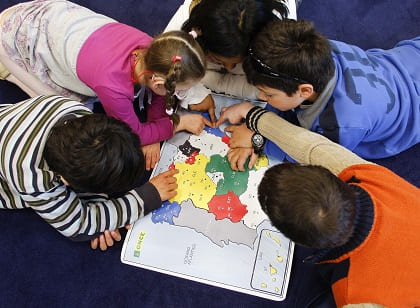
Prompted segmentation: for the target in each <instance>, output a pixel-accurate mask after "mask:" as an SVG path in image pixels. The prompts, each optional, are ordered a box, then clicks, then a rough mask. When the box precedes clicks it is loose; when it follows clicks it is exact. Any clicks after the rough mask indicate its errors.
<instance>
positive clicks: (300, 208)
mask: <svg viewBox="0 0 420 308" xmlns="http://www.w3.org/2000/svg"><path fill="white" fill-rule="evenodd" d="M258 199H259V201H260V204H261V208H262V209H263V210H264V212H265V213H266V214H267V215H268V217H269V218H270V220H271V222H272V223H273V225H274V226H275V227H276V228H278V229H279V230H280V231H281V232H282V233H283V234H284V235H285V236H287V237H289V238H290V239H291V240H292V241H295V242H296V243H299V244H301V245H305V246H308V247H312V248H318V249H321V248H327V247H335V246H339V245H343V244H344V243H346V242H347V241H348V240H349V238H350V237H351V235H352V232H353V221H354V218H355V215H356V201H355V195H354V192H353V190H352V189H351V188H350V187H349V186H348V184H346V183H344V182H343V181H341V180H340V179H339V178H338V177H336V176H335V175H334V174H332V173H331V172H330V171H329V170H328V169H326V168H324V167H321V166H311V165H299V164H292V163H284V164H279V165H276V166H274V167H271V168H270V169H268V170H267V171H266V173H265V174H264V177H263V179H262V181H261V183H260V185H259V187H258Z"/></svg>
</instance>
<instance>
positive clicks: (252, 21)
mask: <svg viewBox="0 0 420 308" xmlns="http://www.w3.org/2000/svg"><path fill="white" fill-rule="evenodd" d="M273 9H275V10H277V12H278V13H279V14H280V15H282V16H283V18H285V17H287V15H288V10H287V6H286V5H285V4H284V2H283V1H278V0H201V1H200V2H199V3H198V4H197V5H196V6H195V7H194V8H193V9H192V11H191V13H190V16H189V19H188V20H187V21H186V22H185V23H184V25H183V26H182V30H184V31H186V32H189V31H191V30H195V31H196V32H198V33H199V35H198V37H197V42H198V43H199V44H200V45H201V47H202V48H203V50H204V51H205V52H208V51H210V52H213V53H215V54H217V55H220V56H223V57H227V58H232V57H236V56H245V54H246V50H247V49H248V45H249V42H250V40H251V38H252V37H253V36H254V35H255V33H256V32H257V31H259V30H260V28H261V27H262V26H263V25H264V24H265V23H267V22H268V21H269V20H271V19H274V18H277V17H276V16H275V15H274V14H273V13H272V10H273Z"/></svg>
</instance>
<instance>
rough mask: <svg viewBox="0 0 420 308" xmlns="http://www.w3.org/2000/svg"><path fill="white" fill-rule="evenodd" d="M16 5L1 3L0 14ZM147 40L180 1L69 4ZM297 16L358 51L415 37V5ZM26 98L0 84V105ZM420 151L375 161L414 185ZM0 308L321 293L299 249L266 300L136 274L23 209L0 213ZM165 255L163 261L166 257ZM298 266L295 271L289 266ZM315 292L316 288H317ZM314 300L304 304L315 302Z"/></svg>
mask: <svg viewBox="0 0 420 308" xmlns="http://www.w3.org/2000/svg"><path fill="white" fill-rule="evenodd" d="M17 2H18V1H12V0H2V1H1V2H0V10H3V9H5V8H6V7H8V6H11V5H13V4H15V3H17ZM75 2H77V3H79V4H82V5H84V6H86V7H89V8H91V9H93V10H94V11H97V12H100V13H103V14H105V15H108V16H111V17H113V18H115V19H117V20H119V21H121V22H124V23H127V24H130V25H132V26H135V27H138V28H140V29H141V30H143V31H145V32H147V33H149V34H151V35H154V34H157V33H159V32H160V31H162V30H163V28H164V27H165V25H166V23H167V22H168V21H169V19H170V17H171V15H172V14H173V13H174V12H175V11H176V9H177V7H178V6H179V5H180V4H181V3H182V1H181V0H169V1H163V0H160V1H159V0H157V1H146V0H136V1H135V0H108V1H102V0H87V1H80V0H78V1H75ZM298 15H299V17H300V18H305V19H308V20H312V21H314V22H315V25H316V26H317V28H318V29H319V30H320V31H321V32H322V33H323V34H325V35H326V36H327V37H329V38H332V39H336V40H343V41H346V42H349V43H353V44H356V45H359V46H361V47H363V48H371V47H381V48H390V47H392V46H393V45H394V44H395V43H397V42H398V41H400V40H402V39H407V38H411V37H414V36H416V35H419V33H418V29H419V24H420V20H419V16H420V1H417V0H401V1H397V0H354V1H348V0H336V1H326V0H304V1H303V4H302V5H301V7H300V9H299V12H298ZM25 98H26V95H25V94H24V93H22V92H21V91H20V90H19V89H18V88H16V87H15V86H13V85H11V84H9V83H7V82H4V81H0V103H14V102H17V101H20V100H23V99H25ZM418 157H420V146H419V145H417V146H415V147H413V148H411V149H409V150H407V151H405V152H403V153H401V154H399V155H397V156H395V157H391V158H388V159H382V160H377V161H376V162H377V163H379V164H382V165H384V166H386V167H388V168H390V169H391V170H393V171H394V172H396V173H398V174H399V175H401V176H402V177H404V178H406V179H407V180H408V181H410V182H412V183H414V184H415V185H417V186H419V184H420V181H419V172H418V170H419V169H420V166H419V160H418ZM0 226H1V227H2V228H3V233H1V234H0V307H129V306H130V307H179V308H183V307H194V308H195V307H229V308H233V307H303V306H302V302H305V301H307V298H308V297H310V296H311V292H312V293H313V292H314V289H316V290H315V291H319V290H323V289H325V286H324V285H323V283H322V281H321V280H320V278H319V277H318V276H317V275H316V272H315V271H314V269H313V268H312V267H311V266H310V265H301V264H302V263H301V260H302V258H303V257H304V256H305V255H306V254H307V253H308V252H307V251H305V250H303V249H299V250H298V251H297V254H296V256H295V261H294V262H295V263H294V267H293V269H292V280H291V283H290V285H289V291H290V292H289V294H288V297H287V300H286V301H285V302H283V303H277V302H272V301H269V300H264V299H261V298H258V297H253V296H249V295H244V294H241V293H236V292H233V291H228V290H225V289H222V288H216V287H211V286H207V285H204V284H200V283H196V282H192V281H189V280H184V279H180V278H176V277H172V276H168V275H163V274H159V273H156V272H152V271H147V270H142V269H139V268H135V267H132V266H128V265H124V264H122V263H121V262H120V259H119V257H120V251H121V243H118V244H117V245H116V246H115V247H113V248H111V249H109V250H108V251H107V252H100V251H92V250H91V249H90V247H89V244H88V243H73V242H71V241H69V240H67V239H65V238H64V237H62V236H61V235H59V233H58V232H56V231H55V230H53V228H52V227H50V226H49V225H48V224H47V223H45V222H44V221H43V220H42V219H40V218H39V217H37V216H36V215H35V214H34V213H33V212H32V211H31V210H22V211H0ZM170 257H171V256H168V258H170ZM297 264H299V266H296V265H297ZM319 292H320V291H319ZM320 302H322V300H321V299H319V301H318V302H314V303H312V305H311V307H331V304H328V303H329V302H328V301H327V302H325V303H324V305H322V304H321V303H320Z"/></svg>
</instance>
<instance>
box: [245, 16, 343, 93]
mask: <svg viewBox="0 0 420 308" xmlns="http://www.w3.org/2000/svg"><path fill="white" fill-rule="evenodd" d="M250 50H251V53H249V54H248V55H247V57H246V58H245V60H244V64H243V67H244V71H245V73H246V75H247V79H248V82H250V83H251V84H254V85H260V86H261V85H265V86H268V87H271V88H275V89H279V90H281V91H284V92H286V93H287V94H288V95H289V96H291V95H292V94H293V93H295V92H296V91H297V90H298V86H299V84H302V83H310V84H312V86H313V87H314V90H315V91H316V92H318V93H320V92H322V91H323V90H324V88H325V87H326V85H327V83H328V81H329V80H330V79H331V78H332V77H333V75H334V70H335V66H334V61H333V58H332V55H331V45H330V43H329V41H328V40H327V39H326V38H325V37H324V36H323V35H321V34H320V33H318V32H317V31H316V30H315V29H314V26H313V24H312V23H309V22H307V21H305V20H299V21H295V20H289V19H288V20H274V21H272V22H270V23H268V24H267V25H266V26H265V27H264V28H263V29H262V30H261V31H260V32H259V33H258V34H257V35H256V36H255V38H254V40H253V42H252V43H251V48H250ZM267 67H268V68H269V69H268V71H267ZM270 70H271V71H274V72H277V73H279V74H278V75H280V77H276V76H272V75H273V74H270ZM285 76H288V77H286V78H285Z"/></svg>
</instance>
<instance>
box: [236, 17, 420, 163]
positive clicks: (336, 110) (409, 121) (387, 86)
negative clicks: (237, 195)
mask: <svg viewBox="0 0 420 308" xmlns="http://www.w3.org/2000/svg"><path fill="white" fill-rule="evenodd" d="M419 63H420V37H417V38H415V39H413V40H407V41H402V42H400V43H398V44H397V45H396V46H395V47H394V48H392V49H390V50H382V49H370V50H366V51H364V50H362V49H360V48H358V47H356V46H353V45H349V44H346V43H343V42H338V41H332V40H327V39H326V38H325V37H324V36H322V35H321V34H319V33H318V32H317V31H316V30H315V29H314V27H313V25H312V24H311V23H309V22H307V21H304V20H299V21H294V20H284V21H280V20H275V21H272V22H270V23H269V24H267V25H266V26H265V27H264V29H263V30H261V32H259V33H258V34H257V35H256V37H255V38H254V41H253V42H252V43H251V46H250V49H249V53H248V56H247V57H246V59H245V60H244V71H245V73H246V75H247V79H248V81H249V82H250V83H252V84H254V85H256V86H257V88H258V89H259V90H260V92H259V97H260V98H261V99H263V100H265V101H267V102H268V105H267V109H269V110H270V111H274V112H275V113H277V114H278V115H280V116H282V117H284V118H286V119H287V120H289V121H290V122H293V123H294V124H297V125H299V126H302V127H304V128H307V129H309V130H311V131H314V132H317V133H320V134H322V135H324V136H326V137H328V138H329V139H330V140H332V141H334V142H337V143H339V144H341V145H343V146H344V147H346V148H348V149H350V150H351V151H353V152H355V153H356V154H358V155H359V156H361V157H363V158H367V159H377V158H384V157H389V156H393V155H396V154H398V153H400V152H402V151H404V150H406V149H408V148H409V147H411V146H413V145H415V144H417V143H418V142H419V140H420V114H419V111H420V110H419V107H420V64H419ZM228 131H231V132H232V139H231V147H233V148H238V149H237V150H235V151H238V152H242V153H246V154H243V156H246V155H251V154H253V153H254V152H255V151H256V152H258V151H259V150H261V148H262V147H264V149H265V151H266V152H268V154H271V155H275V156H276V157H278V158H280V159H284V158H285V157H286V154H285V153H284V152H283V151H282V150H281V149H279V148H278V147H277V146H276V145H275V144H273V143H272V142H270V141H268V142H266V143H265V144H264V142H259V141H260V140H261V138H258V137H260V136H258V133H257V135H255V133H254V132H252V131H251V130H249V128H247V127H246V126H245V125H244V124H243V125H241V126H235V127H233V126H232V127H229V128H228ZM252 147H253V148H252ZM252 150H255V151H252ZM253 155H254V154H253Z"/></svg>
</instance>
